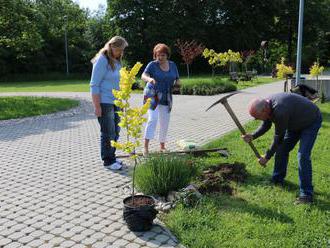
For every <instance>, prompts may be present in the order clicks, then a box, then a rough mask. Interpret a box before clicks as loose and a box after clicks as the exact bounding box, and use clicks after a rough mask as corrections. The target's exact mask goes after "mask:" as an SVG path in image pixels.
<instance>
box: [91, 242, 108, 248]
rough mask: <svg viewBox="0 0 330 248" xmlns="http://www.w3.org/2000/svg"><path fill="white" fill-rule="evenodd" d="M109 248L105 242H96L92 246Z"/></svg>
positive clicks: (94, 247)
mask: <svg viewBox="0 0 330 248" xmlns="http://www.w3.org/2000/svg"><path fill="white" fill-rule="evenodd" d="M107 247H109V243H106V242H96V243H95V244H93V248H107Z"/></svg>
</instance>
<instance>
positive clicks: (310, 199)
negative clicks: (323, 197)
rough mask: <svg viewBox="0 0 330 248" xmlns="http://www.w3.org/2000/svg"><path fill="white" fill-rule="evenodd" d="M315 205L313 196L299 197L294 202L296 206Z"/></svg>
mask: <svg viewBox="0 0 330 248" xmlns="http://www.w3.org/2000/svg"><path fill="white" fill-rule="evenodd" d="M311 203H313V196H311V195H304V196H299V197H298V198H297V199H296V201H295V202H294V204H295V205H299V204H311Z"/></svg>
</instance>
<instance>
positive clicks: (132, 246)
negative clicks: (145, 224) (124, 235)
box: [126, 243, 141, 248]
mask: <svg viewBox="0 0 330 248" xmlns="http://www.w3.org/2000/svg"><path fill="white" fill-rule="evenodd" d="M140 247H141V246H140V245H138V244H134V243H131V244H127V245H126V248H140Z"/></svg>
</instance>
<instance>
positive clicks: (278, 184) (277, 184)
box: [270, 179, 284, 187]
mask: <svg viewBox="0 0 330 248" xmlns="http://www.w3.org/2000/svg"><path fill="white" fill-rule="evenodd" d="M270 184H271V185H273V186H279V187H284V181H276V180H273V179H271V180H270Z"/></svg>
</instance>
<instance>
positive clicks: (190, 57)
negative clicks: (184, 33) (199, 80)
mask: <svg viewBox="0 0 330 248" xmlns="http://www.w3.org/2000/svg"><path fill="white" fill-rule="evenodd" d="M175 45H176V46H177V47H178V48H179V53H180V55H181V56H182V60H183V61H184V63H185V64H186V67H187V75H188V78H189V77H190V73H189V65H191V64H192V62H193V61H194V59H195V58H196V57H197V56H199V55H201V54H202V53H203V51H204V48H205V47H204V45H203V44H201V43H200V44H198V43H197V41H195V40H192V41H182V40H180V39H178V40H177V41H176V43H175Z"/></svg>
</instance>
